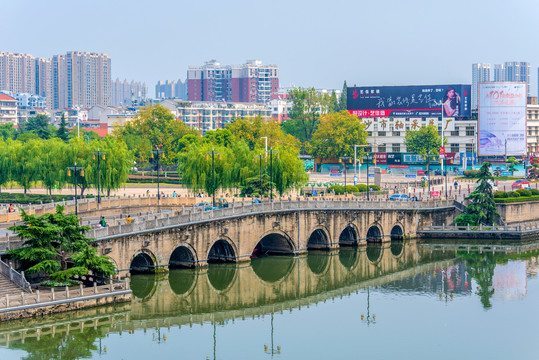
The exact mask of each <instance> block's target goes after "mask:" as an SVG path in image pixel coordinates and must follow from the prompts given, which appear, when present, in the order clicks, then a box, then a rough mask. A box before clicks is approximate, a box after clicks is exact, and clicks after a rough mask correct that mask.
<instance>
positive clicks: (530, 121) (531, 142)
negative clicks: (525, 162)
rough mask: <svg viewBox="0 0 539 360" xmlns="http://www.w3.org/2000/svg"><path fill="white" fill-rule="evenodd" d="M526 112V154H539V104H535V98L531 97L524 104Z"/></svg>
mask: <svg viewBox="0 0 539 360" xmlns="http://www.w3.org/2000/svg"><path fill="white" fill-rule="evenodd" d="M526 112H527V121H526V128H527V130H528V134H527V135H528V136H527V145H528V156H539V105H537V98H531V101H529V103H528V105H527V106H526Z"/></svg>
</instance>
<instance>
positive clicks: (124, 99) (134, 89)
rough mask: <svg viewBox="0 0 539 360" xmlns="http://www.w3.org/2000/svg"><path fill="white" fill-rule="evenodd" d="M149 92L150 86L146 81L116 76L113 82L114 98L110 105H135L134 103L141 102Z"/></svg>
mask: <svg viewBox="0 0 539 360" xmlns="http://www.w3.org/2000/svg"><path fill="white" fill-rule="evenodd" d="M147 94H148V88H147V87H146V83H144V82H136V81H127V79H124V80H123V81H121V80H120V79H119V78H116V80H114V81H113V82H112V98H111V103H110V105H113V106H119V105H133V104H134V103H140V102H141V101H142V100H143V99H145V98H146V96H147Z"/></svg>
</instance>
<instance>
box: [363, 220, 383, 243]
mask: <svg viewBox="0 0 539 360" xmlns="http://www.w3.org/2000/svg"><path fill="white" fill-rule="evenodd" d="M383 237H384V232H383V230H382V227H381V226H380V224H377V223H374V224H372V225H371V226H370V227H369V230H367V236H366V238H367V243H373V242H376V243H381V242H382V240H383Z"/></svg>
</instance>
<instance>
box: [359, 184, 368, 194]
mask: <svg viewBox="0 0 539 360" xmlns="http://www.w3.org/2000/svg"><path fill="white" fill-rule="evenodd" d="M356 186H357V191H359V192H365V191H367V185H365V184H358V185H356Z"/></svg>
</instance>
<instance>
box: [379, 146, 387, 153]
mask: <svg viewBox="0 0 539 360" xmlns="http://www.w3.org/2000/svg"><path fill="white" fill-rule="evenodd" d="M378 152H386V144H383V145H378Z"/></svg>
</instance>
